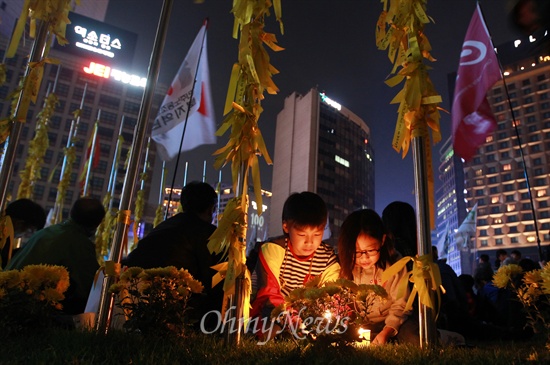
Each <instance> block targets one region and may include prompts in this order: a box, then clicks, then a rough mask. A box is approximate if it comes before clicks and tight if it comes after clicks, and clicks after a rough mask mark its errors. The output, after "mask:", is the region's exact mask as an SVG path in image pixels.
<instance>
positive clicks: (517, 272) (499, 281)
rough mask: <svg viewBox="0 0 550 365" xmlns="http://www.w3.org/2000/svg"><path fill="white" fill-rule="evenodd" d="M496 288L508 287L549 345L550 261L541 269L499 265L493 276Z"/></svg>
mask: <svg viewBox="0 0 550 365" xmlns="http://www.w3.org/2000/svg"><path fill="white" fill-rule="evenodd" d="M493 284H494V285H495V286H496V287H497V288H502V289H504V288H508V289H510V290H512V292H513V293H514V294H516V295H517V298H518V300H519V301H520V303H521V304H522V305H523V308H524V310H525V313H526V316H527V320H528V323H527V325H528V326H530V327H531V328H532V329H533V331H534V332H535V333H544V334H546V336H548V344H547V345H550V263H548V264H546V265H545V266H544V267H543V268H542V269H536V270H531V271H527V272H524V271H523V269H522V268H521V267H520V266H519V265H514V264H511V265H504V266H501V267H500V268H499V269H498V270H497V272H496V273H495V274H494V276H493Z"/></svg>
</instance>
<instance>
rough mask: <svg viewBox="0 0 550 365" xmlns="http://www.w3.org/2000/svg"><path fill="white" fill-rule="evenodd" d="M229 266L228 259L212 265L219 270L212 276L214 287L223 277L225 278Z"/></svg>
mask: <svg viewBox="0 0 550 365" xmlns="http://www.w3.org/2000/svg"><path fill="white" fill-rule="evenodd" d="M227 266H228V263H227V261H226V262H221V263H219V264H217V265H214V266H211V268H212V269H214V270H216V271H217V273H216V274H214V276H212V288H213V287H215V286H216V285H218V284H219V283H220V282H221V281H222V280H223V279H225V277H226V276H227Z"/></svg>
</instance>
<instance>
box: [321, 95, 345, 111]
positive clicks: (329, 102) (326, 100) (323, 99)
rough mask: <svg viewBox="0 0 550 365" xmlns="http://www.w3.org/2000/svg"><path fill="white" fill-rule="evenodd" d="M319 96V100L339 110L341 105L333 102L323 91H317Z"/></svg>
mask: <svg viewBox="0 0 550 365" xmlns="http://www.w3.org/2000/svg"><path fill="white" fill-rule="evenodd" d="M319 96H320V97H321V100H322V101H324V102H325V103H327V104H328V105H330V106H331V107H333V108H334V109H336V110H341V109H342V106H341V105H340V104H338V103H337V102H335V101H334V100H332V99H330V98H329V97H328V96H326V95H325V93H319Z"/></svg>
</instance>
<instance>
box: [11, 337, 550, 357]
mask: <svg viewBox="0 0 550 365" xmlns="http://www.w3.org/2000/svg"><path fill="white" fill-rule="evenodd" d="M545 340H546V339H545V338H536V337H535V338H534V339H531V340H530V341H526V342H511V341H506V342H494V341H493V342H490V343H484V342H478V343H475V344H472V345H471V346H468V347H463V348H456V347H446V348H438V347H436V348H433V349H424V350H421V349H419V348H416V347H412V346H403V345H385V346H380V347H368V348H360V349H359V348H355V347H352V346H349V347H340V348H337V347H329V348H326V347H325V348H320V347H319V346H311V345H310V346H307V345H306V344H298V343H296V342H294V341H291V340H282V341H278V342H268V343H267V344H266V345H263V346H259V345H257V344H256V341H255V340H254V339H252V338H243V339H242V340H241V342H240V344H239V345H238V346H236V347H235V346H233V347H231V346H229V345H226V344H225V341H224V338H222V337H218V336H215V335H208V336H207V335H203V334H191V335H189V336H187V337H185V338H177V339H174V338H172V339H170V338H158V337H157V338H151V337H144V336H141V335H139V334H127V333H124V332H120V331H110V332H109V334H108V335H106V336H105V335H99V334H97V333H95V332H80V331H76V330H60V329H48V330H42V331H37V332H29V333H24V334H20V335H18V336H10V337H7V336H2V335H0V343H1V344H2V346H1V350H0V364H1V365H8V364H71V365H80V364H106V365H108V364H116V365H120V364H132V365H134V364H223V365H228V364H285V365H294V364H342V365H344V364H345V365H347V364H423V365H424V364H461V365H465V364H483V365H489V364H549V363H550V351H549V349H547V348H546V347H545Z"/></svg>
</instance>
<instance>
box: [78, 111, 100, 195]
mask: <svg viewBox="0 0 550 365" xmlns="http://www.w3.org/2000/svg"><path fill="white" fill-rule="evenodd" d="M100 118H101V109H99V110H98V111H97V120H96V122H95V124H94V130H93V132H92V133H93V135H92V146H91V148H90V156H88V168H87V169H86V176H85V177H84V188H83V189H82V196H88V186H89V185H90V182H89V180H90V175H91V174H92V165H93V164H94V157H95V149H96V141H97V133H98V130H99V119H100Z"/></svg>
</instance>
